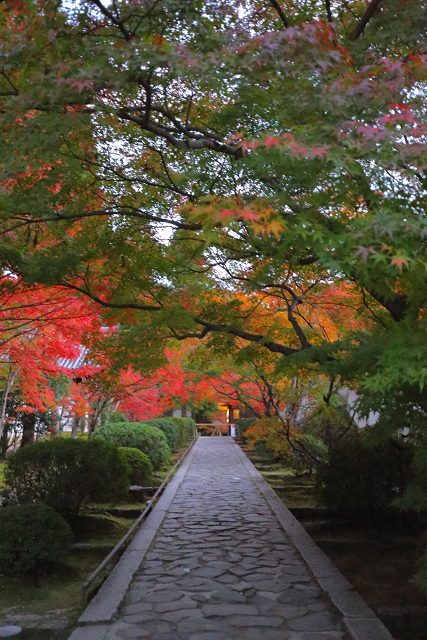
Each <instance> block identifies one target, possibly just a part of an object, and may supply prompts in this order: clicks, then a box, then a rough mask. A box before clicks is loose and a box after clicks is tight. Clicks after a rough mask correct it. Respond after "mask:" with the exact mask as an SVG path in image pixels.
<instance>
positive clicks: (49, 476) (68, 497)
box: [5, 438, 129, 520]
mask: <svg viewBox="0 0 427 640" xmlns="http://www.w3.org/2000/svg"><path fill="white" fill-rule="evenodd" d="M5 481H6V485H7V487H8V488H10V489H12V490H13V491H15V492H16V495H17V497H18V500H19V502H20V503H42V504H46V505H48V506H50V507H53V508H54V509H55V510H56V511H57V512H58V513H60V514H61V515H62V516H63V517H64V518H65V519H68V520H69V519H73V518H74V517H75V516H77V515H78V514H79V512H80V511H81V509H82V507H83V506H84V505H85V504H86V503H87V502H89V501H92V502H106V501H112V502H113V501H115V500H118V499H120V498H121V497H123V496H126V495H127V492H128V490H129V469H128V466H127V465H126V463H125V462H124V460H123V458H122V457H121V456H120V454H119V452H118V450H117V447H116V446H114V445H113V444H110V443H108V442H103V441H102V440H99V439H98V440H95V439H93V440H72V439H65V438H57V439H55V440H53V441H51V440H43V441H41V442H37V443H35V444H32V445H29V446H27V447H23V448H22V449H18V451H17V452H16V453H13V454H12V455H11V456H10V457H9V458H8V459H7V462H6V470H5Z"/></svg>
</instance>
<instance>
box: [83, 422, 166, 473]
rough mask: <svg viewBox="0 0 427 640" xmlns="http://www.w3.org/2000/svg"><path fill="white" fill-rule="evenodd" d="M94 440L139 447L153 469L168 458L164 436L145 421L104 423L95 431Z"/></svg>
mask: <svg viewBox="0 0 427 640" xmlns="http://www.w3.org/2000/svg"><path fill="white" fill-rule="evenodd" d="M94 440H104V441H106V442H110V443H111V444H114V445H116V447H133V448H135V449H140V450H141V451H142V452H143V453H145V454H147V456H148V457H149V458H150V461H151V464H152V465H153V469H154V470H155V471H157V470H158V469H162V468H163V467H164V466H165V465H166V464H168V463H169V460H170V453H171V452H170V449H169V447H168V443H167V440H166V436H165V434H164V433H163V431H161V430H160V429H158V428H157V427H153V426H151V425H150V424H147V423H146V422H117V423H109V424H105V425H103V426H101V427H98V429H97V430H96V432H95V436H94Z"/></svg>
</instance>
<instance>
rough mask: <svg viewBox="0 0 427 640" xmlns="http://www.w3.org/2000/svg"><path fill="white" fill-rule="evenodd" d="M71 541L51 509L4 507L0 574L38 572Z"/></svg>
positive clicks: (0, 520)
mask: <svg viewBox="0 0 427 640" xmlns="http://www.w3.org/2000/svg"><path fill="white" fill-rule="evenodd" d="M25 448H27V447H25ZM72 540H73V534H72V533H71V529H70V527H69V525H68V524H67V523H66V522H65V520H64V518H62V517H61V516H60V515H59V514H58V513H56V511H55V510H54V509H52V508H51V507H48V506H46V505H44V504H23V505H16V506H12V507H4V508H3V509H0V573H4V574H14V573H15V574H21V575H22V574H24V575H25V574H26V573H30V572H36V571H39V570H40V569H42V568H43V566H44V565H45V564H46V562H57V561H58V560H60V559H61V557H62V555H63V554H64V552H65V551H67V548H68V546H69V545H70V544H71V542H72Z"/></svg>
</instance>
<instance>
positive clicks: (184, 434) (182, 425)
mask: <svg viewBox="0 0 427 640" xmlns="http://www.w3.org/2000/svg"><path fill="white" fill-rule="evenodd" d="M169 419H170V420H173V421H174V423H175V424H176V425H177V426H178V429H179V439H178V448H182V447H185V446H186V445H187V444H189V443H190V442H191V441H192V440H193V438H194V436H195V433H196V423H195V422H194V420H193V418H178V417H177V418H169Z"/></svg>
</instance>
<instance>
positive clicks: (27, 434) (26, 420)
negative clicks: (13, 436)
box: [21, 413, 36, 447]
mask: <svg viewBox="0 0 427 640" xmlns="http://www.w3.org/2000/svg"><path fill="white" fill-rule="evenodd" d="M35 427H36V414H35V413H24V414H23V416H22V440H21V447H25V446H26V445H28V444H33V442H34V434H35Z"/></svg>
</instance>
